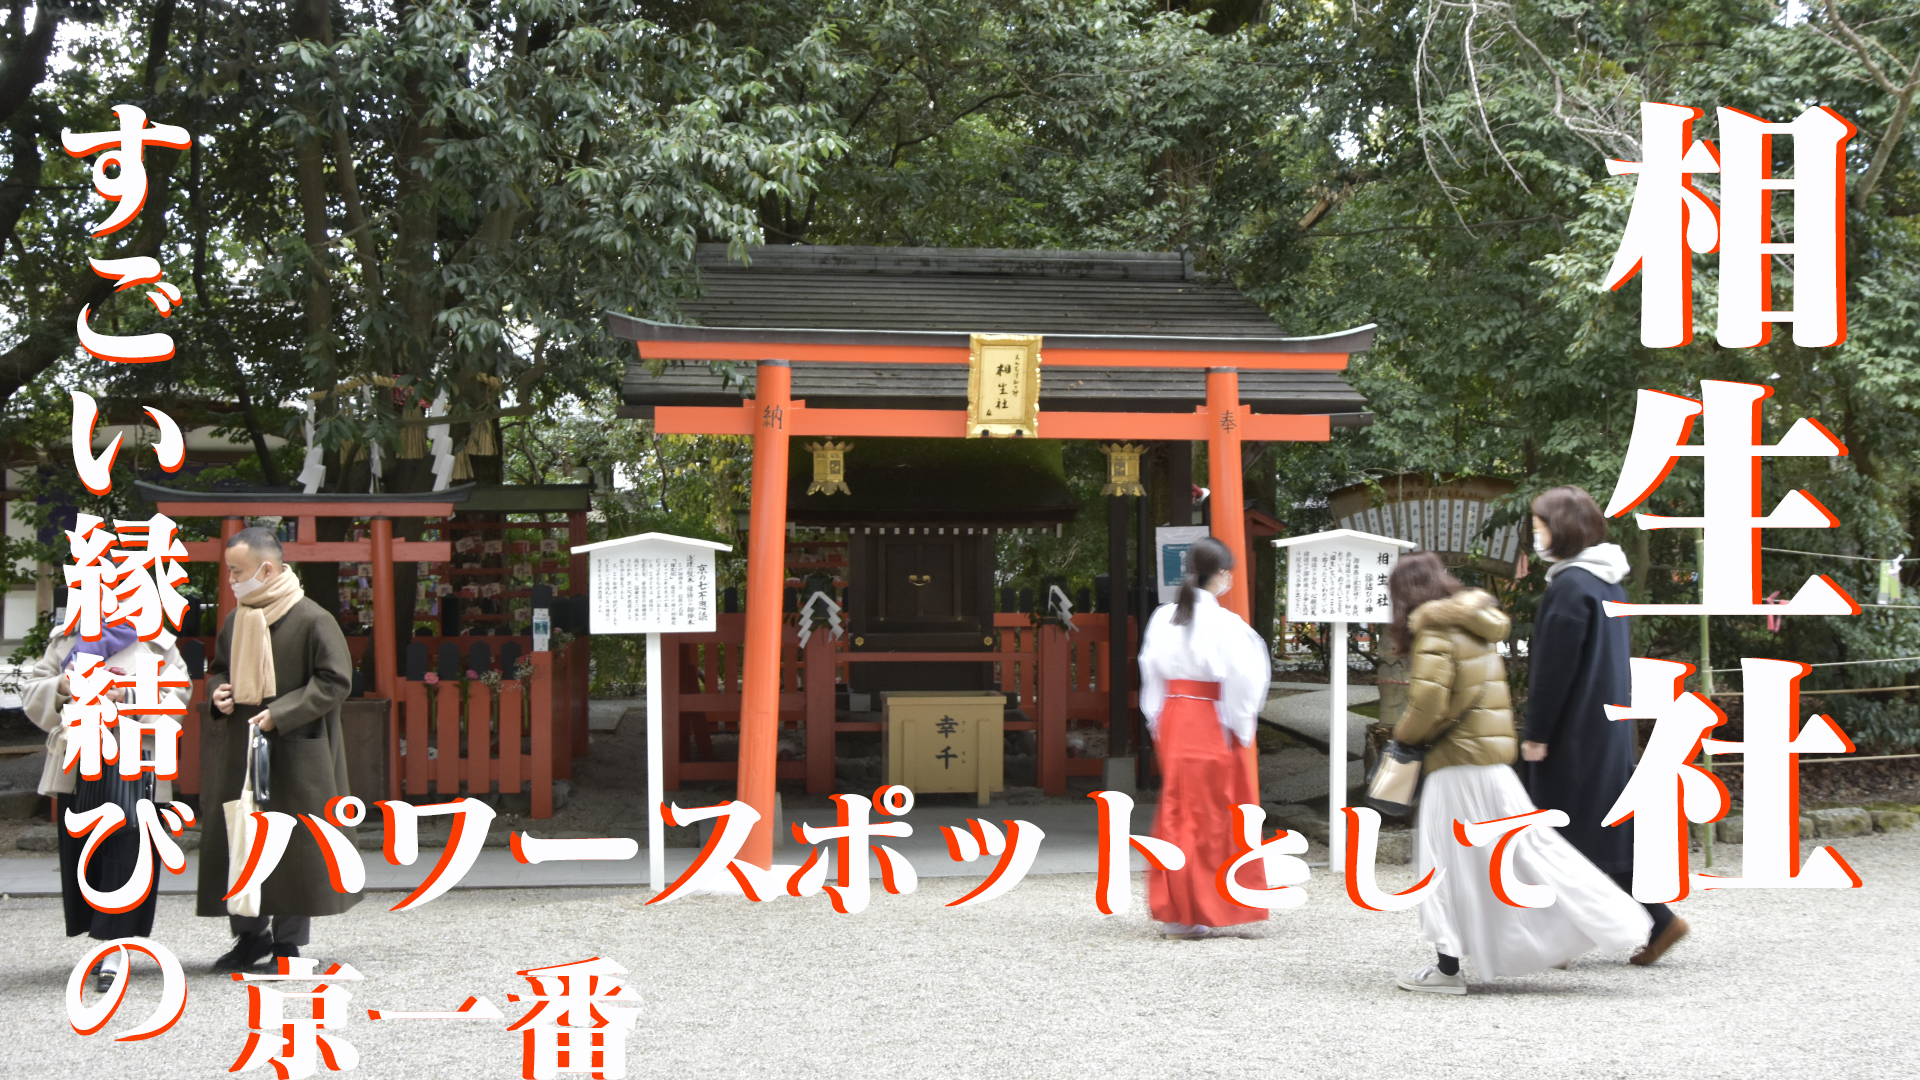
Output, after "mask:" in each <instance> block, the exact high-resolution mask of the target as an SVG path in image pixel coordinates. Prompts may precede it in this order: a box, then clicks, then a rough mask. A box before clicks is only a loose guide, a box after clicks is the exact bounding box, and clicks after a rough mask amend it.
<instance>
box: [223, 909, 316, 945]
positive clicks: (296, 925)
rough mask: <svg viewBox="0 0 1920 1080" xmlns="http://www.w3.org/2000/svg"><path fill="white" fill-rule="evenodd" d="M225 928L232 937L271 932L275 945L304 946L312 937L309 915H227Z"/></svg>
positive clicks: (311, 919) (311, 921) (311, 923)
mask: <svg viewBox="0 0 1920 1080" xmlns="http://www.w3.org/2000/svg"><path fill="white" fill-rule="evenodd" d="M227 928H228V929H230V930H232V931H233V936H234V937H239V936H240V935H241V934H264V933H266V932H267V931H268V930H269V929H271V930H272V931H273V943H274V944H275V945H305V944H307V942H308V941H310V940H312V937H313V916H311V915H229V916H227Z"/></svg>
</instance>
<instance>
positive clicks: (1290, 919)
mask: <svg viewBox="0 0 1920 1080" xmlns="http://www.w3.org/2000/svg"><path fill="white" fill-rule="evenodd" d="M1834 843H1835V846H1836V847H1838V848H1839V849H1840V850H1841V851H1842V853H1843V854H1844V855H1846V857H1847V858H1848V859H1849V860H1850V861H1851V863H1852V865H1853V866H1854V868H1855V869H1856V870H1857V871H1858V872H1859V873H1860V874H1861V876H1862V877H1863V878H1864V879H1865V881H1866V887H1865V888H1864V889H1861V890H1857V891H1852V892H1847V893H1835V892H1797V891H1765V892H1758V891H1756V892H1747V891H1733V892H1723V893H1710V894H1702V895H1698V896H1696V897H1695V898H1694V899H1691V900H1689V901H1687V902H1686V903H1685V904H1684V905H1683V906H1682V910H1683V913H1684V914H1685V915H1686V917H1687V918H1688V919H1689V920H1691V921H1692V923H1693V925H1694V933H1693V935H1692V936H1691V937H1690V938H1688V939H1687V940H1686V941H1685V942H1683V943H1682V944H1681V945H1679V946H1678V947H1677V948H1676V949H1675V950H1674V951H1673V952H1672V953H1671V954H1669V956H1668V958H1667V959H1666V960H1665V961H1663V962H1662V963H1661V964H1659V965H1658V966H1656V967H1653V968H1648V969H1641V968H1635V967H1631V966H1629V965H1626V964H1624V963H1620V962H1617V961H1613V960H1608V959H1605V958H1602V957H1599V956H1598V955H1590V956H1588V957H1586V958H1583V959H1581V960H1579V961H1576V962H1575V964H1574V966H1573V969H1572V970H1571V971H1568V972H1559V971H1551V972H1547V973H1544V974H1542V975H1538V976H1534V977H1531V978H1525V979H1512V980H1502V981H1499V982H1495V983H1491V984H1485V983H1476V984H1475V985H1474V987H1473V992H1472V993H1471V994H1469V995H1468V996H1466V997H1464V998H1462V997H1437V996H1424V995H1413V994H1408V993H1404V992H1401V991H1398V990H1395V989H1394V988H1393V985H1392V978H1393V976H1394V974H1395V973H1396V972H1399V971H1401V970H1404V969H1408V968H1410V967H1412V966H1414V965H1416V964H1418V963H1421V962H1424V961H1425V960H1426V959H1427V958H1428V953H1427V951H1426V949H1425V947H1424V946H1423V945H1422V943H1421V942H1420V941H1419V940H1418V937H1417V931H1416V923H1415V916H1414V914H1413V913H1411V912H1409V913H1402V914H1374V913H1369V912H1365V911H1362V910H1360V909H1359V908H1356V907H1354V906H1353V905H1352V904H1350V903H1348V902H1347V901H1346V900H1345V898H1344V896H1343V895H1342V893H1341V892H1340V889H1339V883H1338V880H1337V879H1335V878H1331V877H1329V876H1328V875H1327V874H1326V873H1324V872H1317V873H1316V874H1315V876H1314V879H1313V881H1312V883H1311V885H1310V889H1311V891H1312V899H1311V900H1310V901H1309V903H1308V904H1307V905H1306V906H1305V907H1304V908H1301V909H1299V910H1297V911H1293V912H1288V913H1284V914H1282V915H1280V916H1279V917H1277V918H1276V919H1275V920H1274V921H1272V922H1270V923H1267V924H1264V925H1258V926H1256V927H1254V928H1251V929H1248V930H1247V931H1246V933H1245V934H1244V935H1243V936H1240V937H1234V938H1229V939H1224V940H1215V941H1202V942H1168V941H1163V940H1160V939H1159V938H1157V937H1155V936H1153V935H1152V934H1151V932H1150V926H1149V923H1148V921H1147V918H1146V915H1145V912H1144V901H1143V900H1142V899H1139V898H1138V895H1137V894H1138V892H1139V889H1138V887H1137V886H1138V884H1139V881H1140V879H1139V878H1138V877H1137V876H1136V879H1135V881H1136V900H1135V910H1134V912H1133V914H1131V915H1127V916H1121V917H1111V918H1108V917H1102V916H1101V915H1099V914H1098V913H1097V912H1096V911H1095V909H1094V906H1093V879H1092V878H1091V877H1090V876H1088V875H1058V876H1051V877H1041V878H1029V879H1028V880H1027V881H1025V882H1024V883H1023V884H1021V885H1020V887H1019V888H1018V889H1017V890H1016V891H1015V892H1014V893H1013V894H1012V895H1011V896H1009V897H1007V898H1005V899H1004V900H1002V901H999V902H997V903H993V904H989V905H987V906H986V907H984V908H981V909H978V910H969V911H958V912H956V911H950V910H945V909H943V908H942V907H941V905H942V904H943V903H944V902H945V901H947V900H950V899H952V898H954V897H957V896H959V895H960V894H961V893H962V892H964V891H965V890H966V889H968V888H970V887H971V883H970V882H968V881H967V880H965V879H957V878H941V879H929V880H927V881H925V882H923V883H922V886H921V889H920V891H919V892H918V893H917V894H915V895H912V896H907V897H896V896H889V895H886V894H876V896H875V898H874V902H873V905H872V907H870V908H869V909H868V911H867V912H866V913H864V914H861V915H857V916H843V915H836V914H834V913H833V912H832V911H831V910H830V909H829V907H828V906H827V903H826V901H825V898H824V897H816V898H813V899H809V900H805V901H796V900H784V901H779V902H775V903H772V904H767V905H760V906H749V905H747V904H746V903H745V902H744V901H738V900H724V899H719V898H694V899H690V900H686V901H682V902H678V903H673V904H668V905H663V906H658V907H654V908H643V907H642V906H641V902H642V900H643V899H644V896H645V894H644V893H642V892H640V891H637V890H612V889H571V890H567V889H546V890H526V891H517V890H509V891H488V892H457V893H453V894H449V895H448V896H446V897H444V898H442V899H440V900H438V901H436V902H435V903H433V904H431V905H429V906H428V907H427V908H425V909H423V910H422V911H420V912H418V913H412V914H394V913H390V912H388V911H386V910H385V908H386V906H387V904H386V903H382V902H381V901H382V899H383V897H379V896H376V897H372V898H370V899H369V900H368V901H367V902H365V903H363V904H361V905H360V906H359V907H358V908H356V909H355V910H354V911H352V912H351V913H349V914H347V915H345V916H341V917H337V918H331V919H325V920H320V921H319V923H318V925H317V926H316V935H317V937H316V940H317V948H315V949H312V950H310V953H311V954H312V955H316V956H320V957H322V958H323V959H325V960H328V961H333V960H345V961H348V962H351V963H352V964H353V965H354V966H355V967H357V968H358V969H359V970H360V971H361V972H362V973H363V974H364V975H365V976H366V981H364V982H360V983H357V984H348V985H350V986H351V989H352V991H353V993H354V1000H353V1006H354V1013H353V1015H354V1016H355V1017H356V1019H355V1020H354V1021H353V1022H352V1023H351V1024H350V1025H349V1026H348V1028H347V1029H346V1030H345V1032H344V1034H345V1035H346V1037H347V1038H348V1039H349V1040H350V1041H352V1042H353V1043H354V1044H355V1045H356V1046H357V1047H358V1048H359V1050H360V1052H361V1064H360V1067H359V1069H358V1070H356V1072H355V1073H354V1075H356V1076H359V1077H364V1078H369V1080H371V1078H386V1077H404V1078H436V1080H437V1078H442V1077H461V1078H466V1077H475V1078H484V1077H500V1078H502V1080H505V1078H510V1077H517V1076H519V1075H520V1040H519V1038H518V1037H517V1035H514V1034H510V1033H508V1032H506V1031H505V1030H504V1026H505V1023H506V1021H465V1022H436V1021H409V1022H383V1023H373V1022H369V1021H367V1020H366V1019H365V1015H366V1014H365V1012H364V1011H363V1010H364V1009H366V1008H370V1007H371V1008H386V1009H410V1010H439V1009H450V1008H453V1007H455V1006H457V1005H458V1004H459V1003H460V1002H461V1001H462V1000H463V999H464V998H465V997H466V996H467V995H469V994H479V995H482V996H485V997H488V998H490V999H491V1000H492V1001H493V1002H494V1003H495V1004H496V1005H498V1006H500V1007H501V1009H502V1010H503V1011H505V1012H506V1013H507V1016H508V1017H509V1018H510V1019H511V1018H517V1017H518V1016H519V1015H521V1012H522V1011H523V1010H524V1008H525V1007H524V1006H519V1005H513V1004H510V1003H509V1002H508V1001H507V1000H506V996H507V994H508V993H510V992H515V991H524V989H525V982H524V980H516V979H514V977H513V975H512V973H513V971H514V970H515V969H519V968H526V967H533V966H540V965H547V964H557V963H564V962H568V961H573V960H580V959H584V958H586V957H589V956H596V955H598V956H607V957H611V958H613V959H616V960H618V961H620V962H621V963H623V964H625V965H626V966H627V967H628V968H630V969H631V970H632V971H633V975H632V976H631V977H630V980H631V983H632V985H634V986H635V987H636V988H637V989H639V990H640V992H641V994H642V995H643V998H644V1009H643V1015H642V1019H641V1022H640V1025H639V1027H638V1029H637V1030H636V1031H635V1032H634V1034H633V1036H632V1038H631V1041H630V1043H629V1048H630V1054H631V1056H632V1064H631V1070H630V1073H629V1075H631V1076H635V1077H675V1078H682V1077H686V1078H700V1077H744V1076H751V1077H769V1078H776V1077H834V1078H839V1077H845V1078H854V1077H874V1076H901V1077H912V1078H916V1080H918V1078H933V1077H1072V1078H1075V1080H1080V1078H1084V1077H1088V1076H1094V1077H1100V1078H1102V1080H1107V1078H1120V1077H1155V1078H1162V1077H1215V1076H1218V1077H1234V1078H1241V1077H1268V1076H1272V1077H1279V1076H1286V1077H1353V1078H1366V1080H1387V1078H1399V1077H1407V1078H1421V1080H1425V1078H1432V1077H1456V1076H1457V1077H1505V1076H1529V1077H1553V1078H1558V1077H1608V1078H1612V1077H1622V1078H1625V1077H1631V1078H1633V1080H1641V1078H1658V1077H1688V1078H1691V1080H1699V1078H1703V1077H1750V1076H1763V1075H1775V1076H1787V1077H1798V1076H1806V1075H1816V1074H1817V1075H1823V1076H1834V1077H1847V1078H1849V1080H1853V1078H1867V1077H1911V1076H1913V1075H1914V1065H1913V1062H1914V1060H1915V1059H1916V1055H1920V1024H1916V1021H1917V1020H1920V1006H1916V1004H1915V1001H1916V998H1915V995H1914V992H1913V988H1914V987H1915V986H1916V985H1920V948H1916V947H1915V945H1914V933H1913V931H1914V923H1915V916H1916V914H1917V913H1920V905H1916V898H1920V834H1911V833H1909V834H1896V835H1892V836H1872V837H1862V838H1858V839H1849V840H1840V841H1836V842H1834ZM1738 853H1739V849H1738V848H1727V847H1724V846H1723V847H1722V848H1721V849H1720V852H1719V854H1720V856H1721V859H1720V866H1719V869H1721V870H1722V871H1723V872H1724V871H1726V870H1728V869H1730V867H1731V866H1737V859H1738ZM1381 879H1382V882H1383V883H1384V884H1387V885H1389V886H1390V887H1393V888H1400V887H1404V886H1405V885H1406V884H1407V883H1408V881H1407V873H1406V871H1405V870H1403V869H1397V868H1396V869H1388V868H1384V867H1383V868H1381ZM386 899H388V900H389V902H390V897H388V898H386ZM189 905H190V902H189V901H188V900H187V899H186V898H174V897H168V898H164V899H163V900H162V902H161V909H160V917H159V922H158V926H157V930H158V935H159V937H160V939H161V940H162V941H163V942H165V943H166V944H168V945H169V946H170V947H172V948H173V949H174V950H175V951H176V952H177V953H178V954H179V955H180V956H181V958H182V959H183V961H185V962H186V963H187V964H188V967H189V971H190V972H191V973H192V974H191V980H190V981H191V993H190V996H189V999H188V1003H187V1012H186V1016H185V1018H184V1019H183V1020H182V1021H181V1022H180V1024H179V1026H177V1027H176V1028H175V1029H174V1030H173V1031H171V1032H169V1033H168V1034H166V1035H164V1036H162V1037H160V1038H159V1039H156V1040H153V1041H151V1042H146V1043H133V1044H115V1043H112V1042H109V1041H106V1036H105V1035H100V1036H95V1037H92V1038H80V1037H77V1036H75V1035H74V1034H73V1033H72V1031H71V1030H70V1029H69V1028H68V1027H67V1023H66V1020H65V1017H64V1013H63V1009H62V1005H61V994H62V992H63V988H64V986H65V983H66V979H67V974H68V971H69V965H70V964H71V963H72V962H73V959H74V958H75V957H76V956H77V955H78V954H79V952H80V948H79V943H78V942H76V941H70V940H68V939H66V938H64V937H62V936H60V915H59V906H58V901H57V900H52V899H41V898H35V899H10V900H0V946H4V948H0V1015H4V1016H5V1017H6V1021H5V1023H4V1030H5V1031H6V1033H7V1035H8V1036H9V1040H8V1041H9V1043H10V1044H11V1045H10V1046H9V1051H10V1052H9V1053H7V1054H5V1055H0V1077H7V1078H12V1077H20V1078H22V1080H26V1078H33V1080H40V1078H44V1077H79V1076H88V1077H111V1076H128V1077H134V1076H137V1077H143V1078H149V1077H151V1078H176V1077H179V1078H200V1077H207V1078H211V1077H216V1076H221V1075H224V1074H225V1071H226V1069H227V1067H228V1066H229V1065H230V1064H232V1062H233V1060H234V1057H235V1056H236V1054H237V1053H238V1051H239V1049H240V1047H241V1045H242V1044H243V1043H244V1041H245V1036H246V1032H245V1029H244V1022H245V1011H246V1010H245V994H244V992H243V991H242V990H241V989H240V988H239V986H238V984H236V983H233V982H231V981H230V980H228V979H226V978H224V977H215V976H212V975H209V974H206V973H205V972H204V964H205V963H206V962H207V961H208V960H210V959H211V958H212V957H213V956H214V955H215V954H217V953H218V952H220V951H221V950H222V949H223V948H224V947H225V945H226V938H225V934H224V928H223V927H222V924H221V923H220V922H219V921H217V920H211V919H195V918H193V917H192V915H191V907H190V906H189ZM146 970H147V971H149V972H150V971H151V969H146ZM157 985H158V980H157V978H156V977H154V976H153V975H151V974H148V975H146V976H145V977H143V978H140V979H138V980H137V982H136V985H135V988H134V990H133V993H132V995H131V996H130V998H129V1002H128V1005H127V1008H128V1009H129V1010H132V1012H133V1014H134V1015H135V1016H136V1017H137V1016H144V1014H145V1012H146V1011H147V1009H149V1008H151V1006H152V1003H153V1001H154V997H153V994H154V991H155V990H156V989H157ZM128 1023H130V1021H129V1020H128V1019H127V1018H126V1017H124V1016H123V1017H121V1018H117V1022H116V1023H115V1024H112V1025H109V1030H119V1029H120V1028H122V1027H125V1026H127V1025H128ZM249 1075H267V1074H266V1073H264V1072H255V1073H252V1074H249ZM322 1075H325V1074H324V1072H323V1074H322Z"/></svg>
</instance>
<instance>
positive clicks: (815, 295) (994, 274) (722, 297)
mask: <svg viewBox="0 0 1920 1080" xmlns="http://www.w3.org/2000/svg"><path fill="white" fill-rule="evenodd" d="M696 265H697V266H698V267H699V269H700V276H701V283H702V285H703V288H704V292H703V294H702V296H701V297H700V298H699V299H697V300H690V301H686V302H684V303H682V304H681V312H682V314H683V315H684V316H685V321H687V322H691V323H697V324H699V325H701V326H742V327H790V328H820V329H840V330H958V331H962V332H966V333H983V334H985V333H1018V334H1144V335H1162V334H1166V335H1196V336H1221V337H1227V336H1232V337H1274V338H1278V337H1285V336H1286V334H1285V333H1284V332H1283V331H1282V330H1281V329H1280V327H1279V326H1277V325H1275V323H1274V321H1273V320H1272V319H1271V318H1269V317H1268V316H1267V313H1266V312H1264V311H1262V310H1260V308H1259V306H1258V305H1256V304H1254V303H1253V301H1251V300H1248V299H1247V298H1246V297H1244V296H1242V295H1240V292H1239V290H1237V289H1235V288H1234V287H1233V286H1232V285H1229V284H1225V283H1219V282H1209V281H1203V280H1198V279H1196V278H1195V277H1194V276H1193V275H1192V272H1191V270H1190V268H1189V266H1188V263H1187V260H1186V259H1185V257H1184V256H1183V255H1181V254H1180V253H1179V252H1132V251H1128V252H1112V251H995V250H978V249H943V248H865V247H809V246H792V247H765V248H756V249H754V250H753V251H752V253H751V265H750V266H746V267H743V266H742V265H741V264H740V263H739V262H737V261H732V260H729V259H727V257H726V247H725V245H721V244H707V245H702V246H701V248H700V251H699V253H698V256H697V258H696Z"/></svg>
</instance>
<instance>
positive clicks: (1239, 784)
mask: <svg viewBox="0 0 1920 1080" xmlns="http://www.w3.org/2000/svg"><path fill="white" fill-rule="evenodd" d="M1166 685H1167V697H1166V705H1165V707H1164V708H1163V709H1162V710H1161V712H1160V718H1159V723H1158V729H1159V730H1158V732H1157V735H1156V738H1155V742H1154V752H1155V754H1157V755H1158V757H1159V761H1160V776H1161V786H1160V809H1159V813H1158V814H1157V815H1155V817H1154V819H1153V835H1155V836H1157V837H1159V838H1160V839H1162V840H1169V841H1172V842H1173V843H1174V844H1177V845H1178V846H1179V847H1180V850H1181V851H1184V852H1186V855H1187V862H1186V866H1184V867H1183V868H1181V869H1179V870H1161V869H1159V868H1158V867H1154V866H1149V867H1148V868H1147V904H1148V907H1149V909H1150V910H1151V911H1152V913H1153V917H1154V918H1155V919H1157V920H1158V921H1160V922H1163V923H1181V924H1185V925H1188V926H1234V925H1237V924H1239V923H1250V922H1259V921H1260V920H1262V919H1265V918H1266V917H1267V912H1266V910H1265V909H1263V908H1250V907H1243V906H1241V905H1239V904H1236V903H1234V902H1233V901H1231V900H1229V899H1227V898H1226V897H1225V896H1222V895H1221V894H1220V890H1219V888H1218V886H1217V884H1216V882H1215V878H1216V875H1217V874H1218V873H1219V870H1220V867H1222V866H1224V865H1226V864H1227V863H1228V862H1230V861H1231V860H1233V859H1234V858H1236V857H1237V856H1238V855H1239V854H1240V850H1239V846H1238V845H1237V844H1236V843H1235V842H1234V829H1233V808H1234V806H1235V805H1236V804H1239V803H1254V804H1256V805H1257V804H1258V803H1259V802H1260V797H1259V794H1258V792H1256V791H1255V789H1254V786H1253V777H1252V775H1251V774H1250V773H1249V771H1248V768H1247V761H1246V757H1245V755H1244V751H1242V750H1241V749H1239V748H1238V747H1234V746H1230V745H1228V736H1227V733H1226V731H1225V730H1224V729H1223V728H1222V726H1221V723H1220V713H1219V705H1218V701H1219V698H1220V684H1219V683H1213V682H1191V681H1188V680H1185V679H1171V680H1168V682H1167V684H1166ZM1239 882H1240V884H1242V885H1245V886H1248V887H1250V888H1255V889H1264V888H1266V887H1267V880H1266V870H1265V867H1264V866H1263V865H1262V864H1261V863H1260V862H1259V861H1258V860H1255V861H1253V862H1252V863H1250V864H1249V865H1247V866H1244V867H1242V868H1241V870H1240V874H1239Z"/></svg>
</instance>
